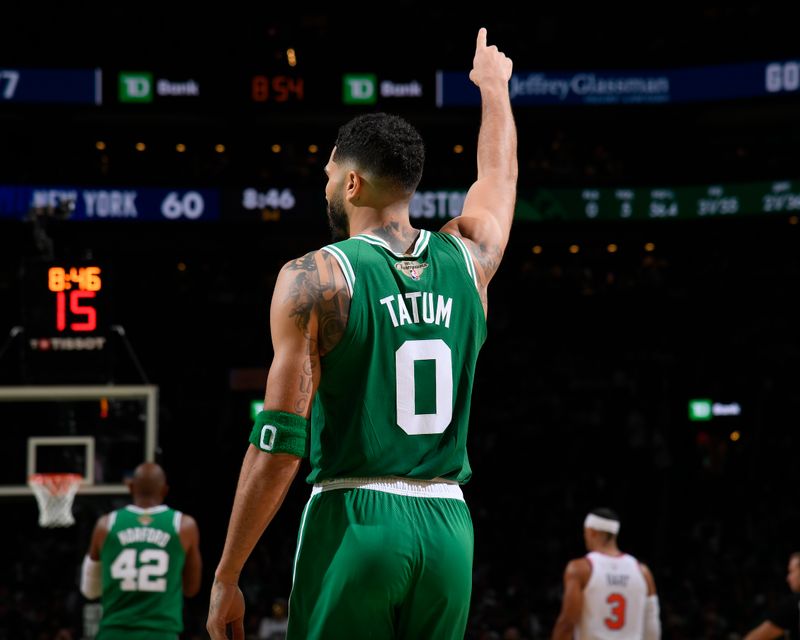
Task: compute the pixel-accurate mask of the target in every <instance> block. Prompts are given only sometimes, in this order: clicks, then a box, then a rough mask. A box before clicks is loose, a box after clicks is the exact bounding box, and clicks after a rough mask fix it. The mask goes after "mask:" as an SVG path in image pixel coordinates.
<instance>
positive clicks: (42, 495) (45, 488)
mask: <svg viewBox="0 0 800 640" xmlns="http://www.w3.org/2000/svg"><path fill="white" fill-rule="evenodd" d="M82 480H83V476H80V475H78V474H77V473H34V474H33V475H32V476H30V477H29V478H28V486H29V487H30V488H31V491H33V495H35V496H36V502H37V503H38V504H39V526H40V527H70V526H72V525H73V524H75V518H73V517H72V502H73V500H74V499H75V494H76V493H77V492H78V488H79V487H80V486H81V481H82Z"/></svg>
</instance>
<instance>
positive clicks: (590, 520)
mask: <svg viewBox="0 0 800 640" xmlns="http://www.w3.org/2000/svg"><path fill="white" fill-rule="evenodd" d="M583 526H584V527H586V528H588V529H595V530H596V531H605V532H606V533H613V534H614V535H617V533H619V520H610V519H608V518H602V517H600V516H596V515H594V514H593V513H590V514H589V515H588V516H586V520H584V521H583Z"/></svg>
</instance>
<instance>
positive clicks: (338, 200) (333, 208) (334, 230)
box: [328, 196, 350, 242]
mask: <svg viewBox="0 0 800 640" xmlns="http://www.w3.org/2000/svg"><path fill="white" fill-rule="evenodd" d="M328 225H329V226H330V228H331V236H333V241H334V242H338V241H339V240H347V238H349V237H350V222H349V221H348V219H347V212H346V211H345V210H344V198H342V197H341V196H334V197H333V198H332V199H331V200H329V201H328Z"/></svg>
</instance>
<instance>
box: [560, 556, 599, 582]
mask: <svg viewBox="0 0 800 640" xmlns="http://www.w3.org/2000/svg"><path fill="white" fill-rule="evenodd" d="M591 575H592V563H591V562H589V559H588V558H586V557H581V558H573V559H572V560H570V561H569V562H568V563H567V566H566V568H565V569H564V578H565V579H572V580H578V581H579V582H580V583H581V585H582V586H585V585H586V583H587V582H589V578H590V577H591Z"/></svg>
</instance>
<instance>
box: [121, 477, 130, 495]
mask: <svg viewBox="0 0 800 640" xmlns="http://www.w3.org/2000/svg"><path fill="white" fill-rule="evenodd" d="M122 483H123V484H124V485H125V486H126V487H128V491H129V492H130V493H131V494H133V478H132V477H130V476H126V477H125V479H124V480H123V481H122Z"/></svg>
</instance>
